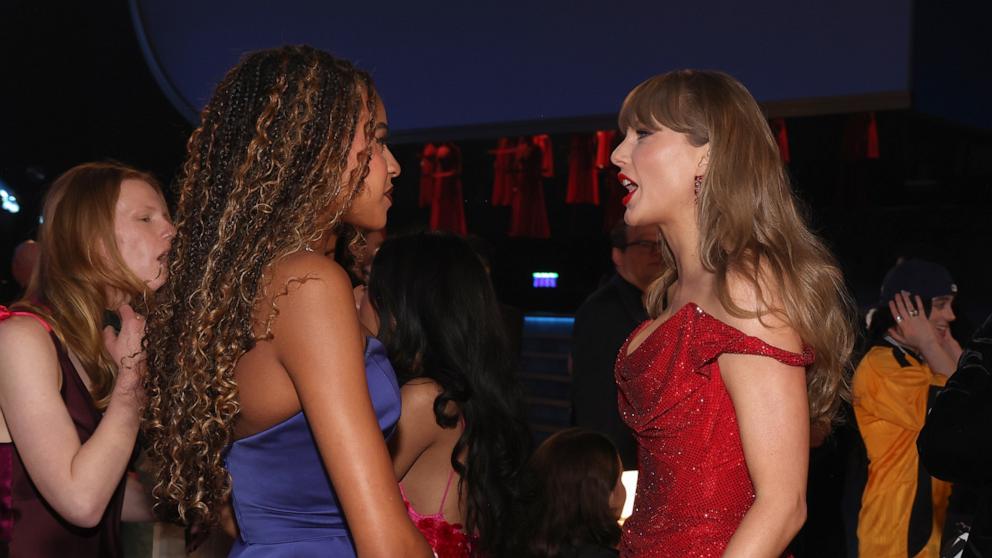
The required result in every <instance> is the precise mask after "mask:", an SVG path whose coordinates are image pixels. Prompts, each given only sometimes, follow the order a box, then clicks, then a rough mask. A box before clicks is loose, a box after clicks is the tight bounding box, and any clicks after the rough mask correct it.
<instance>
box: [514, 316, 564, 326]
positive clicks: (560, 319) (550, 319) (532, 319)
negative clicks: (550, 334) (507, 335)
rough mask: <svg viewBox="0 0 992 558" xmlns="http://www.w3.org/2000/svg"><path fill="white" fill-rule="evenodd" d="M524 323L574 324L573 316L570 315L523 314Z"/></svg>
mask: <svg viewBox="0 0 992 558" xmlns="http://www.w3.org/2000/svg"><path fill="white" fill-rule="evenodd" d="M524 323H527V324H549V325H550V324H574V323H575V318H573V317H571V316H524Z"/></svg>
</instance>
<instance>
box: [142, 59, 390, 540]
mask: <svg viewBox="0 0 992 558" xmlns="http://www.w3.org/2000/svg"><path fill="white" fill-rule="evenodd" d="M376 103H377V100H376V94H375V89H374V88H373V85H372V81H371V79H370V78H369V76H368V75H367V74H366V73H364V72H362V71H360V70H357V69H356V68H354V67H353V66H352V65H351V64H350V63H348V62H346V61H343V60H339V59H335V58H334V57H332V56H331V55H329V54H327V53H324V52H321V51H319V50H316V49H313V48H310V47H306V46H293V47H282V48H277V49H270V50H264V51H259V52H255V53H251V54H248V55H246V56H245V57H244V58H243V59H242V60H241V62H240V63H239V64H238V65H237V66H235V67H234V68H233V69H232V70H231V71H229V72H228V73H227V75H226V76H225V77H224V79H223V80H222V81H221V83H220V84H219V85H218V86H217V89H216V90H215V92H214V94H213V97H212V98H211V99H210V102H208V103H207V105H206V107H205V108H204V109H203V112H202V113H201V115H200V121H201V124H200V126H199V127H198V128H197V129H196V130H195V131H194V132H193V135H192V136H191V137H190V139H189V142H188V144H187V158H186V162H185V165H184V167H183V171H182V175H181V177H180V179H179V203H178V207H177V209H176V218H175V225H176V236H175V238H174V240H173V245H172V251H171V252H170V258H169V281H168V283H166V285H165V286H164V287H163V288H161V289H160V290H159V292H158V300H157V306H156V309H155V311H154V312H153V313H152V314H151V316H150V317H149V321H148V335H147V337H146V347H145V349H146V353H147V358H148V370H149V373H148V377H147V381H146V383H145V388H146V390H147V394H148V407H147V411H146V413H145V421H144V433H145V435H146V437H147V440H148V454H149V457H150V461H151V463H152V469H153V474H154V487H153V493H154V496H155V498H156V505H157V508H158V510H159V511H160V512H161V513H163V514H165V515H168V516H171V518H172V519H175V520H177V521H179V522H181V523H185V524H186V525H189V526H191V527H194V528H196V529H198V530H200V532H201V533H202V532H206V531H207V530H209V529H210V527H211V526H212V525H215V524H216V523H217V521H218V511H219V510H220V509H221V508H222V507H223V504H224V502H225V499H226V497H227V495H228V493H229V492H230V476H229V474H228V472H227V469H226V468H225V466H224V460H223V452H224V450H225V448H226V447H227V446H228V445H229V444H230V443H231V441H232V432H233V425H234V420H235V417H236V416H237V414H238V412H239V410H240V404H239V401H238V386H237V382H236V381H235V378H234V369H235V367H236V365H237V363H238V360H239V359H240V358H241V356H242V355H243V354H244V353H245V352H247V351H248V350H249V349H251V348H252V347H253V346H254V345H255V343H256V342H257V341H259V340H260V339H259V337H256V335H255V331H256V330H255V326H256V325H258V324H256V323H255V322H254V311H255V308H256V306H257V304H258V302H259V300H260V298H261V296H262V295H263V293H264V292H265V289H266V287H267V285H266V283H265V280H264V278H265V277H266V271H267V270H268V269H270V268H271V266H272V264H273V263H275V262H277V261H278V260H280V259H281V258H284V257H286V256H288V255H289V254H292V253H296V252H301V251H303V250H305V249H307V248H308V247H309V246H310V244H311V243H313V242H316V241H317V240H318V239H320V238H321V237H322V236H323V235H324V234H325V233H326V232H327V231H330V230H334V229H339V228H340V227H342V226H343V225H342V222H341V218H342V216H343V215H344V214H345V212H346V211H347V210H348V208H349V207H350V206H351V204H352V202H353V200H354V199H355V197H356V196H357V195H358V194H359V192H360V191H361V187H362V184H363V181H364V179H365V176H366V175H367V174H368V165H369V161H370V160H371V157H372V149H373V145H374V142H373V141H372V140H373V130H374V126H375V119H374V118H372V117H370V118H368V121H367V123H366V124H365V125H364V126H362V125H361V124H362V120H361V118H362V114H363V113H364V114H368V115H374V114H375V108H376ZM359 134H364V137H365V140H366V142H367V144H368V147H367V148H366V149H365V150H364V151H362V152H361V153H360V154H359V162H360V164H359V165H358V166H357V167H355V168H354V169H353V170H352V171H350V172H346V171H347V166H348V157H349V153H350V151H351V146H352V142H353V140H354V139H355V138H356V137H358V136H359ZM274 287H275V288H276V293H277V294H278V293H279V292H282V293H285V292H286V289H287V286H286V285H281V286H280V285H276V286H274ZM277 313H278V311H277V308H276V306H275V300H273V302H272V307H271V308H270V309H269V315H268V320H267V322H266V323H265V324H264V325H265V327H264V330H265V331H266V332H268V331H270V325H271V323H272V320H273V319H275V317H276V314H277ZM266 335H270V334H269V333H266V334H263V335H262V337H263V338H264V337H265V336H266Z"/></svg>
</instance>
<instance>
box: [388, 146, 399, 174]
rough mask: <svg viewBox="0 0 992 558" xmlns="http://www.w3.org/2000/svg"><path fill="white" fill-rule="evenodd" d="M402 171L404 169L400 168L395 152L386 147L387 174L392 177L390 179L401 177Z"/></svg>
mask: <svg viewBox="0 0 992 558" xmlns="http://www.w3.org/2000/svg"><path fill="white" fill-rule="evenodd" d="M402 170H403V169H401V168H400V162H399V161H397V160H396V157H393V152H392V151H390V150H389V147H388V146H387V147H386V174H388V175H389V176H390V178H396V177H397V176H399V175H400V172H401V171H402Z"/></svg>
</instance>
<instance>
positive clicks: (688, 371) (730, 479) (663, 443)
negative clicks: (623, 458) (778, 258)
mask: <svg viewBox="0 0 992 558" xmlns="http://www.w3.org/2000/svg"><path fill="white" fill-rule="evenodd" d="M649 323H650V322H645V323H644V324H642V325H641V326H640V327H639V328H638V329H637V330H635V331H634V333H632V334H631V336H630V338H628V339H627V342H626V343H624V345H623V347H622V348H621V349H620V353H619V354H618V356H617V363H616V370H615V374H616V381H617V387H618V390H617V391H618V394H617V397H618V400H619V406H620V413H621V415H622V416H623V420H624V422H626V423H627V425H628V426H630V428H631V429H632V430H633V431H634V434H635V436H636V438H637V445H638V450H637V461H638V469H639V471H640V472H639V474H638V479H637V491H636V496H635V499H634V512H633V515H631V517H630V518H629V519H628V520H627V521H626V522H625V523H624V526H623V537H622V539H621V542H620V555H621V556H622V557H628V558H630V557H638V558H640V557H652V558H654V557H669V556H670V557H676V556H677V557H679V558H688V557H700V558H702V557H710V556H712V557H719V556H720V555H721V554H722V553H723V551H724V549H725V548H726V546H727V543H728V542H729V541H730V537H731V536H733V534H734V531H735V530H736V529H737V526H738V525H739V524H740V522H741V519H742V518H743V517H744V514H745V513H747V510H748V509H749V508H750V507H751V504H752V503H753V502H754V486H753V485H752V483H751V477H750V476H749V474H748V470H747V464H746V463H745V461H744V450H743V447H742V446H741V439H740V430H739V428H738V425H737V415H736V414H735V413H734V406H733V403H732V402H731V400H730V395H729V393H728V392H727V389H726V387H725V386H724V384H723V379H722V378H721V376H720V367H719V365H718V364H717V357H719V356H720V355H721V354H724V353H737V354H750V355H761V356H767V357H770V358H774V359H776V360H779V361H781V362H783V363H785V364H789V365H792V366H801V367H805V366H809V365H810V364H811V363H812V362H813V352H812V350H811V349H808V348H807V349H805V350H804V351H803V353H802V354H797V353H792V352H788V351H785V350H783V349H780V348H777V347H773V346H771V345H769V344H767V343H765V342H764V341H762V340H760V339H758V338H756V337H751V336H748V335H745V334H744V333H742V332H741V331H739V330H737V329H735V328H733V327H731V326H729V325H727V324H725V323H724V322H722V321H720V320H718V319H716V318H714V317H712V316H710V315H709V314H707V313H706V312H704V311H703V310H702V309H701V308H700V307H699V306H697V305H695V304H693V303H689V304H687V305H685V306H683V307H682V308H681V309H679V310H678V311H677V312H675V314H673V315H672V316H671V317H670V318H669V319H668V320H667V321H666V322H665V323H663V324H661V325H660V326H659V327H658V328H657V329H656V330H655V331H653V332H651V334H650V335H649V336H648V337H647V339H645V340H644V341H643V342H642V343H641V344H640V345H639V346H637V348H636V349H634V351H633V352H631V353H630V354H629V355H628V354H627V353H628V346H629V344H630V339H632V338H633V337H634V336H635V335H636V334H637V332H638V331H640V330H641V329H643V328H644V327H645V326H646V325H647V324H649Z"/></svg>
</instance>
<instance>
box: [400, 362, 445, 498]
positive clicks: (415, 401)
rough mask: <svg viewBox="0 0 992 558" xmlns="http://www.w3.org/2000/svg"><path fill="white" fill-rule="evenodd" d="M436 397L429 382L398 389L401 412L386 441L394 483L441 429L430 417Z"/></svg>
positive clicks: (434, 385)
mask: <svg viewBox="0 0 992 558" xmlns="http://www.w3.org/2000/svg"><path fill="white" fill-rule="evenodd" d="M439 393H440V390H439V388H438V385H437V384H436V383H435V382H431V381H412V382H409V383H407V384H405V385H404V386H403V387H402V388H401V389H400V394H401V396H402V398H403V401H402V409H403V412H402V414H401V415H400V422H399V425H398V427H397V429H396V433H395V434H394V435H393V438H392V439H391V440H390V441H389V451H390V453H391V454H392V456H393V470H394V471H395V472H396V478H397V480H402V479H403V477H404V476H406V474H407V472H408V471H409V470H410V468H411V467H413V464H414V463H416V462H417V459H419V458H420V456H421V455H422V454H423V453H424V451H426V450H427V449H428V448H429V447H431V446H432V445H433V444H434V442H436V441H437V437H438V434H439V433H440V431H441V426H440V425H438V423H437V418H436V417H435V416H434V400H435V399H436V398H437V396H438V394H439Z"/></svg>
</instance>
